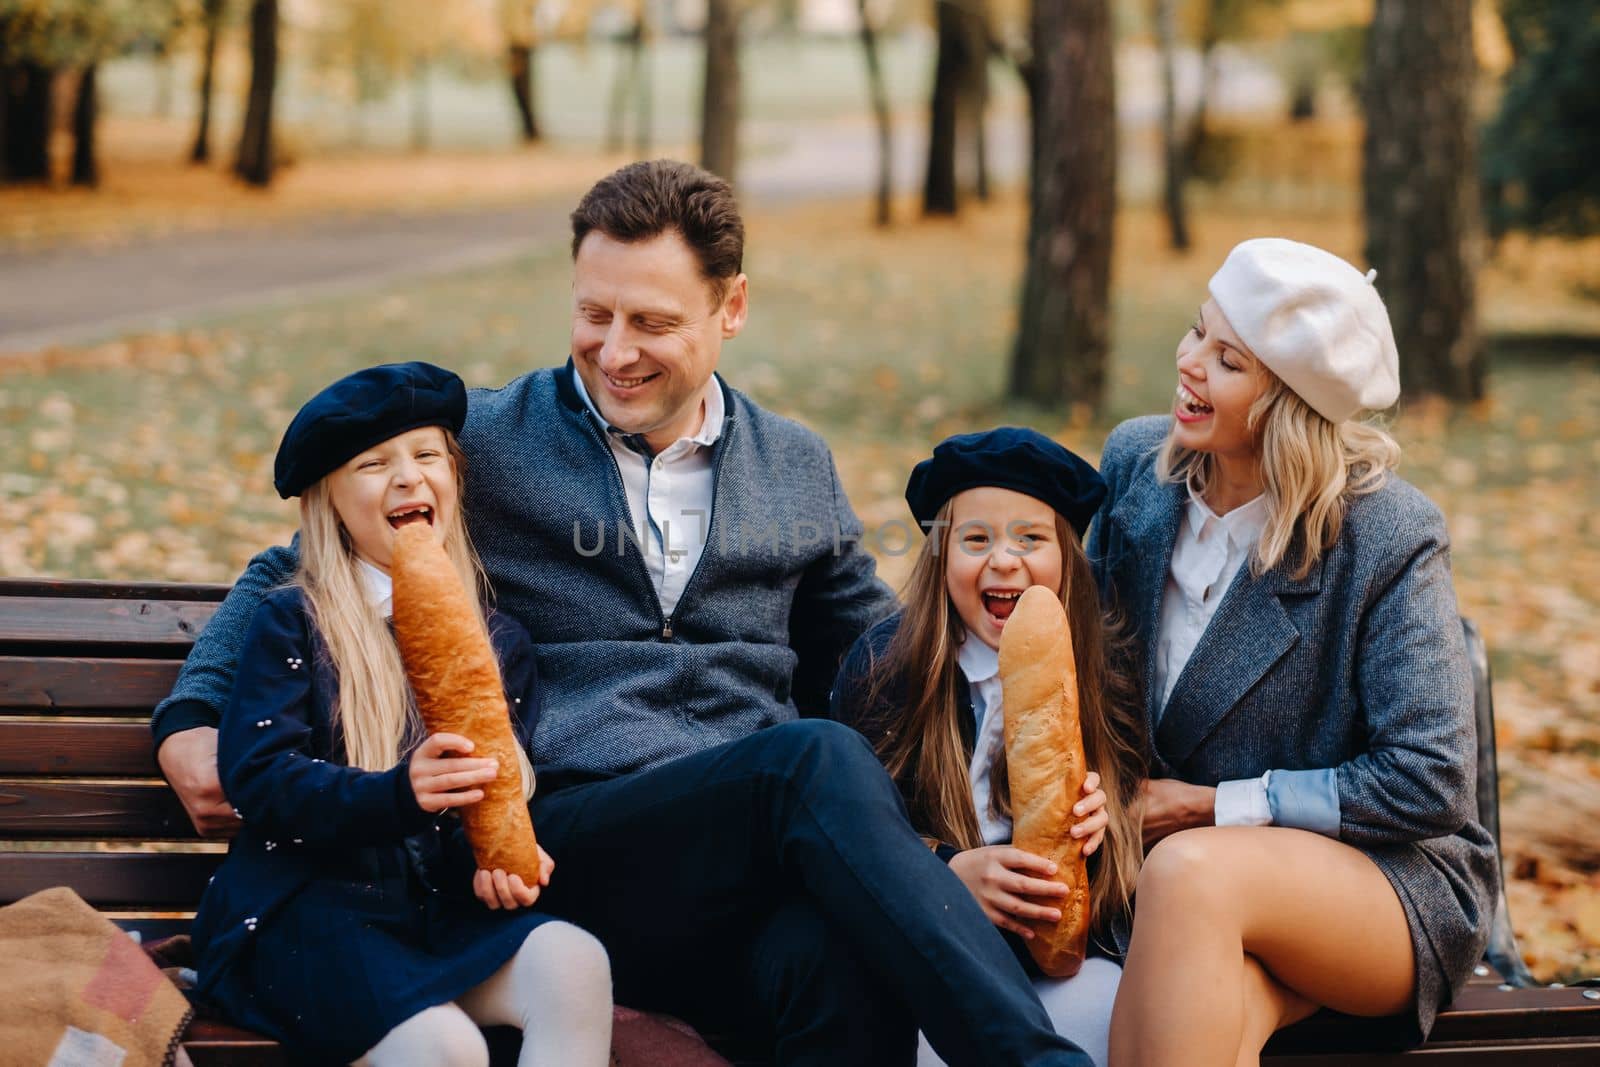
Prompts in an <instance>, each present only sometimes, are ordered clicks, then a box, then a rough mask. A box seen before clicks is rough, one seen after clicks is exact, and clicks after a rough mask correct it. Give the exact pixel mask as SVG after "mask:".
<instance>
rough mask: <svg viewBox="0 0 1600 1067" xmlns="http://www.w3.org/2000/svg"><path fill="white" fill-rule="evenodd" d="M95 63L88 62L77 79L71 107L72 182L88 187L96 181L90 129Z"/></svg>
mask: <svg viewBox="0 0 1600 1067" xmlns="http://www.w3.org/2000/svg"><path fill="white" fill-rule="evenodd" d="M97 69H98V64H95V63H90V64H89V65H88V66H87V67H84V68H83V74H82V75H80V76H79V78H78V98H77V100H76V102H74V104H73V106H72V184H73V185H87V186H90V187H91V188H92V187H94V186H96V185H99V184H100V167H99V164H98V163H97V162H96V160H95V151H94V128H95V119H96V118H97V117H98V115H99V111H100V104H99V100H98V98H97V96H96V92H95V72H96V70H97Z"/></svg>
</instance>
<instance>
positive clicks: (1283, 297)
mask: <svg viewBox="0 0 1600 1067" xmlns="http://www.w3.org/2000/svg"><path fill="white" fill-rule="evenodd" d="M1376 276H1377V271H1370V272H1368V273H1367V274H1365V275H1363V274H1362V273H1361V272H1360V271H1358V270H1356V268H1354V267H1352V266H1351V265H1350V264H1348V263H1346V262H1345V261H1344V260H1342V259H1340V258H1339V257H1338V256H1336V255H1334V254H1333V253H1332V252H1324V251H1323V250H1322V249H1320V248H1316V247H1313V246H1312V245H1308V244H1301V243H1300V242H1299V241H1288V240H1284V239H1283V238H1281V237H1258V238H1255V239H1254V240H1250V241H1245V242H1243V243H1242V244H1239V245H1237V246H1235V247H1234V249H1233V251H1232V252H1229V253H1228V258H1227V259H1226V260H1224V261H1223V264H1222V267H1221V269H1220V270H1218V271H1217V273H1216V274H1214V275H1212V278H1211V296H1212V298H1213V299H1214V300H1216V302H1217V307H1219V308H1221V309H1222V313H1223V315H1225V316H1227V319H1228V323H1229V325H1231V326H1232V327H1233V330H1234V332H1235V333H1236V334H1238V335H1239V339H1240V340H1241V341H1243V342H1244V343H1245V344H1246V345H1247V346H1249V348H1250V351H1251V352H1252V353H1254V354H1255V357H1256V358H1257V359H1259V360H1261V362H1262V363H1264V364H1266V366H1267V367H1268V369H1270V370H1271V371H1272V373H1274V374H1276V375H1277V376H1278V377H1280V378H1282V379H1283V381H1284V384H1285V385H1287V386H1288V387H1289V388H1290V389H1293V390H1294V391H1295V393H1297V394H1298V395H1299V396H1300V398H1301V399H1302V400H1304V401H1305V402H1306V403H1307V404H1310V405H1311V407H1312V408H1313V409H1314V410H1315V411H1316V412H1317V413H1318V414H1320V415H1322V416H1323V418H1326V419H1327V420H1329V421H1330V422H1343V421H1344V420H1345V419H1348V418H1350V417H1351V416H1352V415H1355V414H1357V413H1358V412H1361V411H1380V410H1382V409H1384V408H1386V407H1388V406H1389V405H1391V404H1393V403H1394V402H1395V401H1396V400H1398V399H1399V398H1400V358H1399V354H1398V353H1397V352H1396V351H1395V346H1394V330H1393V329H1392V328H1391V327H1390V325H1389V312H1388V311H1387V310H1386V309H1385V308H1384V306H1383V298H1382V297H1380V296H1379V295H1378V290H1377V289H1375V288H1373V285H1372V279H1373V278H1375V277H1376Z"/></svg>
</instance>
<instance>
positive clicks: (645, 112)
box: [0, 0, 1600, 408]
mask: <svg viewBox="0 0 1600 1067" xmlns="http://www.w3.org/2000/svg"><path fill="white" fill-rule="evenodd" d="M820 42H825V43H826V47H829V48H833V47H835V46H836V45H837V44H839V43H841V42H842V43H846V44H848V43H849V42H855V43H856V44H857V45H858V47H859V55H860V62H859V64H858V66H857V68H856V69H857V72H858V73H857V74H856V75H853V76H852V78H853V80H854V81H855V82H856V83H857V85H858V86H859V88H855V89H850V90H843V89H842V88H841V86H840V85H838V84H829V83H827V82H826V81H819V82H817V83H816V84H813V85H809V86H807V85H804V84H798V85H795V84H790V85H780V84H779V83H780V82H781V81H782V80H783V79H801V80H802V82H803V80H804V79H806V78H818V77H820V78H823V79H835V80H837V74H836V73H829V74H822V75H818V74H816V73H808V71H807V63H808V62H809V61H808V60H807V59H806V58H805V56H806V55H808V54H810V53H809V50H814V49H816V48H819V47H824V44H823V43H820ZM753 44H754V47H757V48H759V49H760V54H761V55H762V56H763V57H767V58H766V59H764V60H763V61H762V62H761V63H760V64H759V65H758V66H757V67H756V68H755V69H751V70H747V69H745V68H746V66H747V62H748V61H747V60H746V58H745V56H744V53H745V52H747V51H748V50H750V49H751V48H752V46H753ZM1491 53H1492V55H1491ZM552 56H553V57H555V58H554V62H555V64H556V66H555V67H554V68H552V66H551V62H552V60H551V57H552ZM782 56H793V57H795V58H794V60H793V62H792V63H791V62H789V61H787V60H784V61H782V62H779V63H773V62H772V57H782ZM601 60H604V62H603V63H602V64H601V68H600V69H597V68H595V67H593V66H591V64H594V63H597V62H600V61H601ZM140 62H142V63H144V64H146V65H147V66H148V67H150V68H151V69H153V70H155V71H156V72H157V73H156V78H157V80H158V84H159V86H160V87H161V88H160V90H159V93H158V94H157V95H158V97H159V101H158V102H157V103H156V104H155V105H154V108H153V109H154V111H155V112H156V113H159V114H162V115H167V114H170V113H171V112H172V109H173V106H174V105H173V99H174V94H173V93H172V92H171V91H170V89H169V88H168V87H169V86H170V83H171V82H172V81H173V79H174V77H175V76H177V77H183V78H185V79H187V80H189V83H190V84H192V85H193V92H192V95H191V94H190V93H187V92H186V93H182V94H178V95H177V99H178V101H179V103H178V104H177V106H178V107H179V108H180V109H182V110H183V111H184V112H185V116H186V117H185V121H190V122H192V124H193V125H192V132H193V136H192V140H189V141H188V143H187V144H186V145H185V154H186V156H187V158H189V159H191V160H193V161H194V162H195V163H196V164H201V165H204V166H210V165H212V163H213V161H214V160H215V157H217V156H218V155H219V152H218V149H217V144H218V138H219V136H223V137H226V138H228V139H229V143H230V144H231V145H232V146H233V147H232V150H231V151H230V152H228V153H226V154H227V156H228V158H227V159H226V160H225V161H223V162H224V163H225V164H226V166H227V167H228V168H229V169H230V170H231V171H232V172H233V173H234V174H235V175H236V176H237V178H238V179H240V180H242V181H244V182H246V183H249V184H252V185H255V186H258V187H269V186H271V184H272V183H273V182H274V180H275V178H276V176H277V174H278V173H279V171H280V169H281V167H282V166H283V165H284V164H285V162H286V161H287V162H289V163H292V162H293V161H294V159H295V158H296V157H297V156H299V155H301V154H302V153H307V152H310V153H316V152H326V151H343V152H351V151H377V150H380V149H383V150H392V149H394V148H399V147H406V148H409V149H410V150H411V151H412V152H414V153H426V152H429V151H435V150H437V149H438V147H439V146H440V144H441V141H444V142H448V143H449V144H453V145H454V144H459V143H460V138H459V132H458V131H459V130H460V129H461V128H462V120H463V115H464V109H466V108H474V109H477V110H478V112H479V113H480V114H479V115H478V116H477V117H475V118H473V119H472V123H473V124H474V126H475V127H476V126H486V127H490V128H492V127H493V126H494V125H495V124H496V123H500V124H501V128H503V130H504V136H503V138H501V140H500V141H499V142H498V143H499V144H500V145H502V146H503V149H502V150H518V149H520V148H523V147H526V146H540V147H539V150H541V151H547V150H550V148H549V146H552V145H555V146H560V145H571V144H574V143H581V144H588V145H593V146H596V147H601V148H604V149H605V150H608V151H610V152H614V153H623V152H626V153H631V154H632V155H634V156H644V155H648V154H649V153H651V152H652V151H655V150H656V149H655V147H654V146H655V145H656V144H657V143H661V144H662V145H664V146H666V150H669V151H672V152H674V153H676V154H682V155H685V156H687V157H689V158H697V159H699V160H700V161H701V162H702V163H703V164H704V165H705V166H707V167H708V168H710V169H712V170H714V171H716V172H718V173H720V174H723V175H725V176H728V177H730V178H733V179H735V180H737V179H738V178H739V176H740V174H741V173H742V169H741V162H742V161H744V160H745V158H746V157H747V156H751V155H752V154H762V153H768V152H771V151H773V150H774V149H773V147H772V145H773V140H774V137H775V136H780V135H778V134H775V132H774V131H776V130H777V129H778V128H779V127H780V126H784V125H789V126H798V125H800V124H803V123H806V122H808V121H809V122H811V125H812V128H813V129H814V130H820V129H821V128H822V126H823V123H824V122H841V121H844V119H845V118H849V119H852V120H857V121H860V122H863V123H867V124H870V130H871V133H870V135H869V137H870V139H869V140H868V141H867V142H866V143H867V144H868V145H869V146H870V147H869V148H868V149H867V152H866V154H864V155H863V154H861V153H859V152H857V153H853V154H851V155H850V156H849V157H848V158H841V159H840V160H838V164H837V165H838V166H839V167H840V168H847V169H850V170H853V171H855V172H856V173H858V174H860V175H861V177H862V187H863V188H865V189H869V190H870V191H871V195H872V201H871V203H872V210H871V216H870V217H871V219H872V220H873V221H874V222H875V223H877V224H878V225H880V226H885V225H889V224H890V223H891V222H892V220H893V218H894V201H895V197H896V195H897V193H905V192H908V191H915V192H916V193H917V194H918V195H917V196H916V199H917V200H918V201H919V202H920V209H921V210H920V214H921V215H922V216H923V217H928V218H937V217H950V216H956V215H959V214H960V213H961V212H962V210H963V204H964V203H966V202H967V201H969V200H971V201H977V202H982V201H984V200H985V199H986V198H987V197H988V196H989V195H990V193H991V191H992V190H993V189H994V188H995V187H997V186H999V187H1003V188H1007V189H1009V190H1019V187H1020V192H1021V193H1022V194H1023V195H1025V196H1026V198H1027V203H1028V205H1029V207H1028V210H1029V218H1030V222H1029V226H1028V233H1027V235H1026V236H1025V238H1024V240H1023V242H1022V247H1021V248H1019V249H1018V254H1019V259H1020V261H1021V262H1022V263H1023V264H1024V269H1023V274H1022V280H1021V282H1020V292H1019V299H1018V312H1017V321H1016V332H1015V337H1014V343H1013V345H1012V346H1011V365H1010V378H1009V381H1010V385H1009V391H1010V393H1011V394H1012V395H1013V396H1017V397H1030V398H1032V399H1033V400H1035V401H1037V402H1039V403H1043V404H1046V405H1055V406H1060V405H1068V404H1082V405H1087V406H1088V407H1090V408H1099V407H1100V406H1101V404H1102V401H1103V398H1104V394H1105V386H1104V361H1105V352H1106V351H1107V349H1108V346H1109V345H1110V343H1111V339H1110V338H1109V335H1108V331H1109V329H1110V327H1109V325H1107V324H1108V323H1109V321H1110V313H1109V307H1110V300H1111V294H1112V289H1111V257H1110V247H1111V243H1112V233H1113V220H1114V218H1115V216H1116V214H1117V211H1118V207H1119V204H1121V203H1149V204H1152V205H1157V206H1158V207H1159V209H1160V210H1161V212H1162V214H1163V216H1164V218H1165V221H1166V228H1167V243H1168V244H1169V246H1170V248H1171V249H1172V251H1173V253H1174V254H1178V255H1181V254H1183V253H1184V251H1185V249H1187V248H1188V247H1189V246H1190V245H1191V244H1193V243H1194V241H1195V235H1196V232H1197V231H1199V230H1203V229H1204V227H1205V224H1206V222H1205V220H1206V213H1207V211H1208V209H1210V208H1211V207H1214V206H1215V205H1216V204H1218V203H1220V202H1222V200H1226V199H1228V198H1233V199H1234V200H1238V201H1253V202H1261V203H1273V202H1275V201H1276V200H1277V199H1278V198H1280V197H1289V198H1291V199H1290V200H1286V201H1284V206H1289V207H1291V208H1294V207H1296V206H1297V202H1296V201H1294V200H1293V198H1300V201H1305V199H1306V198H1308V197H1309V198H1311V202H1312V206H1313V207H1314V208H1315V209H1316V210H1323V209H1326V208H1330V207H1338V206H1339V205H1343V204H1350V205H1351V206H1352V207H1359V209H1360V211H1361V213H1362V217H1363V218H1364V220H1365V235H1366V236H1365V241H1364V255H1365V258H1366V259H1367V260H1368V261H1370V263H1371V264H1372V265H1373V266H1376V267H1377V268H1378V270H1379V275H1378V281H1377V285H1378V287H1379V289H1380V291H1382V292H1383V294H1384V296H1385V298H1386V300H1387V301H1388V302H1389V306H1390V308H1391V311H1392V314H1393V317H1394V320H1395V326H1396V332H1397V335H1398V336H1399V337H1400V340H1401V348H1402V351H1403V352H1404V353H1405V357H1406V358H1405V360H1404V361H1403V366H1404V368H1405V374H1406V388H1407V394H1408V396H1419V395H1438V396H1441V397H1444V398H1446V399H1447V400H1449V401H1451V402H1456V403H1462V402H1471V401H1474V400H1476V399H1479V398H1481V397H1482V396H1483V395H1484V394H1485V391H1486V389H1487V382H1486V373H1487V372H1486V364H1485V360H1484V357H1483V352H1482V346H1481V344H1480V342H1479V339H1478V336H1479V330H1478V327H1477V326H1476V296H1475V293H1476V275H1477V271H1478V268H1479V266H1480V264H1481V261H1482V259H1483V256H1484V255H1485V254H1490V255H1492V254H1494V246H1493V245H1489V246H1484V244H1483V243H1482V241H1481V240H1480V234H1481V233H1482V232H1484V230H1485V224H1486V223H1487V230H1488V232H1489V234H1490V235H1491V236H1494V237H1498V236H1500V235H1502V234H1505V233H1508V232H1511V231H1513V230H1526V231H1532V232H1541V233H1546V232H1558V233H1566V234H1574V235H1581V234H1589V233H1594V232H1596V230H1597V229H1600V171H1597V169H1596V168H1595V167H1593V166H1592V164H1591V162H1590V161H1591V160H1592V158H1593V157H1594V156H1595V155H1596V154H1597V151H1596V150H1597V149H1600V143H1597V142H1600V93H1597V92H1595V91H1594V71H1596V70H1600V0H1448V2H1445V0H1441V2H1438V3H1431V2H1430V3H1411V2H1407V0H1096V2H1092V3H1091V2H1088V0H0V183H7V184H16V183H45V184H48V183H50V182H51V181H58V182H68V183H73V184H78V185H82V186H86V187H87V186H93V185H94V184H95V182H96V181H97V180H98V179H99V178H100V177H101V175H102V174H103V173H104V172H105V168H106V166H107V163H106V162H105V161H104V160H102V159H101V158H100V157H101V153H100V152H99V151H98V141H97V136H96V133H97V129H98V128H99V126H100V124H101V123H100V120H101V116H102V113H103V111H104V108H102V106H101V104H102V99H103V98H106V102H107V103H108V105H109V107H110V108H111V111H112V113H113V114H120V113H123V112H124V111H125V110H126V108H125V106H124V101H123V100H122V99H120V98H119V97H118V94H119V93H122V92H124V91H125V90H124V89H122V88H112V89H110V90H108V89H107V85H108V83H107V81H106V79H105V77H104V76H103V72H104V71H105V70H106V69H107V65H108V64H109V65H111V66H112V67H114V68H118V69H120V68H121V67H126V66H127V65H128V64H132V63H140ZM579 69H582V70H585V71H588V73H586V74H584V75H583V76H582V83H581V84H574V83H572V81H571V79H572V77H573V76H574V75H573V71H574V70H579ZM175 72H176V73H175ZM563 79H565V80H564V81H563ZM109 84H113V85H115V86H125V85H126V82H117V81H115V79H114V80H113V82H112V83H109ZM914 84H920V88H915V87H913V85H914ZM478 85H483V86H485V87H488V86H496V88H495V89H494V91H493V92H489V91H487V89H486V90H485V91H484V92H481V93H480V92H478V91H477V89H476V86H478ZM844 91H848V92H852V93H856V94H858V95H856V96H855V97H854V99H853V102H851V103H841V102H840V101H841V96H840V94H841V92H844ZM108 92H109V93H110V96H109V98H108V96H107V94H108ZM807 93H812V94H814V95H815V96H816V98H817V99H818V100H819V102H820V101H822V100H824V99H825V100H827V101H829V103H827V104H826V105H822V104H820V103H819V107H822V108H823V110H826V111H827V114H828V116H829V117H828V118H826V119H821V118H818V119H812V118H811V116H809V115H808V114H807V113H806V107H805V104H804V103H803V101H804V100H805V98H806V95H807ZM774 99H782V100H783V101H784V103H782V104H779V105H776V106H774V104H773V103H772V101H773V100H774ZM1119 99H1120V100H1122V101H1123V103H1122V105H1121V108H1120V110H1119V106H1118V100H1119ZM469 100H470V103H469ZM686 105H687V106H686ZM575 106H576V107H578V108H580V109H581V115H582V117H581V118H580V117H576V116H575V114H574V111H573V109H574V107H575ZM828 109H831V110H828ZM333 114H342V115H343V116H344V137H343V140H342V142H336V143H330V141H329V135H328V134H327V133H326V132H325V131H326V130H327V128H328V125H329V123H328V119H327V117H326V116H329V115H333ZM399 116H403V118H401V117H399ZM752 120H753V121H752ZM219 127H220V129H219ZM312 128H316V129H319V130H322V131H324V132H322V133H320V134H316V135H313V134H311V133H310V132H309V131H310V130H311V129H312ZM397 129H398V130H401V131H403V132H399V133H396V132H395V131H396V130H397ZM897 129H899V130H901V131H912V130H914V131H915V135H916V140H917V142H918V147H917V148H916V149H915V150H914V152H915V163H912V162H910V161H905V160H906V153H905V151H904V149H905V147H906V144H905V139H904V138H903V137H900V136H897V133H896V130H897ZM1480 130H1481V131H1482V134H1481V136H1480ZM822 140H825V138H823V139H822ZM819 143H821V142H820V140H819ZM1480 143H1481V145H1482V149H1481V152H1480V150H1479V147H1478V146H1479V144H1480ZM53 145H54V146H55V149H54V152H53V151H52V146H53ZM897 156H898V157H899V158H900V159H901V160H903V161H904V162H902V163H901V164H900V165H899V166H898V167H896V165H895V161H896V158H897ZM1119 160H1120V165H1119ZM110 165H111V166H113V167H114V166H115V165H116V164H115V163H114V162H113V163H112V164H110ZM1219 198H1222V200H1219ZM903 224H912V223H903Z"/></svg>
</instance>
